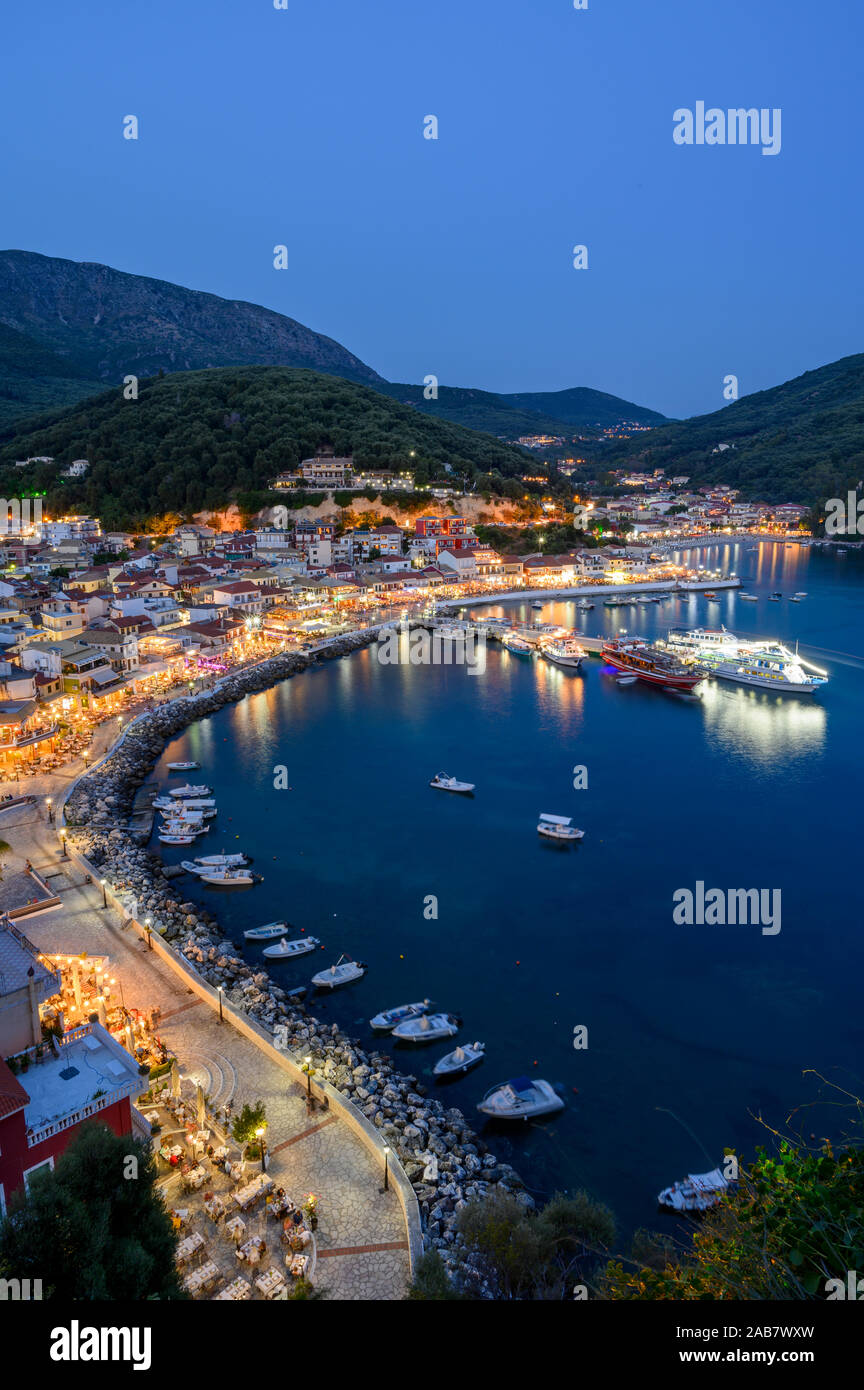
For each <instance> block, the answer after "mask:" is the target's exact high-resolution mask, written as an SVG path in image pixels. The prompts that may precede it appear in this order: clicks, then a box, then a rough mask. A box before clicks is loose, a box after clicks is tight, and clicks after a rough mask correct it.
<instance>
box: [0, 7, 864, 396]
mask: <svg viewBox="0 0 864 1390" xmlns="http://www.w3.org/2000/svg"><path fill="white" fill-rule="evenodd" d="M588 4H589V8H588V10H587V11H575V10H574V9H573V5H572V0H364V2H363V3H361V0H288V9H287V10H285V11H277V10H275V9H274V8H273V3H272V0H207V3H198V4H195V3H192V2H191V0H148V3H147V4H146V5H130V6H123V5H118V4H117V3H116V0H111V3H109V2H108V0H85V3H84V5H83V6H80V5H70V4H68V3H65V4H63V3H58V0H42V2H41V3H40V4H39V5H33V4H31V3H24V0H10V4H9V5H7V7H6V10H5V15H4V25H3V28H4V38H5V43H4V51H5V59H6V61H5V63H4V81H3V84H2V90H0V121H2V130H3V139H2V145H0V151H2V152H0V174H2V181H3V192H4V195H5V196H4V199H3V205H4V206H3V219H2V222H3V230H2V233H0V243H2V245H4V246H10V247H19V248H24V249H28V250H34V251H41V252H43V253H44V254H47V255H56V256H66V257H69V258H71V259H73V260H89V261H102V262H106V263H107V264H109V265H112V266H115V267H117V268H118V269H121V270H126V271H131V272H134V273H137V274H142V275H152V276H156V277H158V278H161V279H166V280H173V281H176V282H178V283H180V284H184V285H189V286H191V287H193V288H195V289H203V290H210V291H212V292H214V293H216V294H221V295H225V296H227V297H229V298H237V299H249V300H252V301H254V302H257V303H261V304H265V305H267V306H269V307H271V308H274V309H277V310H279V311H280V312H282V313H285V314H289V315H291V316H292V317H293V318H296V319H299V320H300V321H301V322H303V323H306V324H308V325H309V326H310V327H312V328H314V329H317V330H318V331H319V332H323V333H327V334H329V335H331V336H332V337H334V338H336V339H338V340H339V341H340V342H342V343H344V344H345V345H346V346H347V347H348V348H350V349H351V350H352V351H353V352H355V353H357V355H358V356H360V357H361V358H363V360H364V361H366V362H368V363H369V364H370V365H371V366H373V367H375V368H376V369H377V370H378V371H379V372H381V374H382V375H383V376H385V377H387V378H389V379H390V380H397V381H421V380H422V378H423V377H424V376H425V375H427V373H434V374H435V375H437V376H438V378H439V380H440V381H441V382H442V384H448V385H459V386H475V387H482V388H484V389H487V390H499V391H517V390H523V391H525V390H558V389H561V388H563V387H567V386H577V385H584V386H593V387H596V388H598V389H600V390H605V391H611V392H614V393H615V394H618V395H621V396H624V397H626V398H628V399H630V400H633V401H636V402H638V403H639V404H642V405H647V406H651V407H653V408H654V409H657V410H661V411H663V412H664V413H666V414H671V415H687V414H693V413H697V412H701V411H706V410H713V409H717V408H719V407H720V406H722V405H723V403H724V402H723V397H722V386H723V378H724V377H725V376H726V375H727V374H728V373H734V374H735V375H736V376H737V377H738V379H739V383H740V391H741V394H748V393H750V392H751V391H756V390H761V389H763V388H765V387H768V386H772V385H774V384H776V383H777V382H779V381H783V380H787V379H788V378H790V377H792V376H796V375H798V374H799V373H800V372H802V371H806V370H808V369H810V368H812V367H816V366H819V365H821V364H822V363H825V362H829V361H832V360H834V359H835V358H838V357H842V356H845V355H846V354H848V353H853V352H858V351H861V350H862V349H864V341H862V334H861V332H860V331H859V325H860V323H861V319H862V313H861V310H862V255H864V253H862V250H861V224H862V210H864V209H862V193H861V188H862V172H861V171H862V151H861V143H862V119H861V105H860V102H859V101H858V99H857V89H858V86H859V72H858V67H859V63H860V57H859V55H860V52H861V49H862V44H864V12H862V7H861V6H860V5H859V4H855V3H853V0H819V3H818V4H817V3H815V0H812V3H811V2H809V0H726V3H724V4H723V5H722V6H720V5H716V4H713V3H709V2H708V0H687V3H686V4H685V3H678V4H674V3H671V0H658V3H652V2H651V0H588ZM700 100H702V101H705V102H706V104H707V105H708V106H709V107H710V106H717V107H720V108H728V107H739V106H746V107H750V106H755V107H758V108H762V107H769V108H774V107H779V108H781V110H782V150H781V152H780V153H779V154H778V155H777V156H774V157H769V156H764V155H762V153H761V151H760V149H758V148H750V147H746V148H742V147H732V146H725V147H714V148H709V147H706V146H702V147H698V146H693V147H679V146H677V145H675V144H674V142H673V140H672V128H673V120H672V114H673V111H675V110H676V108H679V107H690V108H693V107H695V105H696V102H697V101H700ZM128 114H134V115H137V116H138V118H139V121H140V138H139V140H138V141H137V142H133V141H126V140H124V139H123V138H122V120H123V117H124V116H126V115H128ZM430 114H434V115H436V116H437V117H438V121H439V138H438V140H437V141H432V140H424V139H423V134H422V131H423V118H424V116H426V115H430ZM577 243H579V244H586V245H587V246H588V252H589V268H588V270H586V271H575V270H574V269H573V268H572V254H571V248H572V247H573V246H574V245H575V244H577ZM276 244H285V245H286V246H287V247H288V253H289V268H288V269H287V270H284V271H277V270H275V269H273V247H274V245H276Z"/></svg>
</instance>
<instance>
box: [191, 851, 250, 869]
mask: <svg viewBox="0 0 864 1390" xmlns="http://www.w3.org/2000/svg"><path fill="white" fill-rule="evenodd" d="M248 862H249V856H248V854H196V856H195V863H196V864H200V865H201V866H202V867H203V868H205V869H206V868H208V867H212V868H215V869H234V868H238V867H242V866H243V865H244V864H247V863H248Z"/></svg>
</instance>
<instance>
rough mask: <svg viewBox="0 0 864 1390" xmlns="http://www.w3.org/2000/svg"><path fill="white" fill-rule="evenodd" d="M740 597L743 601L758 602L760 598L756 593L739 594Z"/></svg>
mask: <svg viewBox="0 0 864 1390" xmlns="http://www.w3.org/2000/svg"><path fill="white" fill-rule="evenodd" d="M738 597H739V598H740V599H741V601H742V602H743V603H758V602H759V599H758V598H757V597H756V595H755V594H739V595H738Z"/></svg>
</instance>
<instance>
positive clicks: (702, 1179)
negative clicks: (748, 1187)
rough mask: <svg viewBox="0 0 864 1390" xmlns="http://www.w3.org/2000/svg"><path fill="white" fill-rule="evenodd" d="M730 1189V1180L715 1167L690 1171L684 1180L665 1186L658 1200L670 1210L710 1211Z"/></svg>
mask: <svg viewBox="0 0 864 1390" xmlns="http://www.w3.org/2000/svg"><path fill="white" fill-rule="evenodd" d="M728 1190H729V1182H728V1180H727V1179H726V1178H724V1176H723V1174H722V1173H721V1171H720V1169H719V1168H714V1169H713V1170H712V1171H711V1172H710V1173H688V1175H687V1177H686V1178H685V1179H684V1181H683V1182H676V1183H673V1184H672V1186H671V1187H664V1189H663V1191H662V1192H661V1193H659V1195H658V1197H657V1202H658V1204H659V1205H660V1206H661V1207H668V1208H669V1210H670V1211H708V1210H709V1208H711V1207H716V1206H717V1203H718V1202H719V1201H720V1199H721V1197H723V1195H724V1193H726V1192H727V1191H728Z"/></svg>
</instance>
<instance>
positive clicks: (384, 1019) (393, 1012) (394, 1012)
mask: <svg viewBox="0 0 864 1390" xmlns="http://www.w3.org/2000/svg"><path fill="white" fill-rule="evenodd" d="M430 1002H431V1001H430V1000H429V999H423V1000H422V1001H421V1002H420V1003H419V1004H399V1005H397V1007H396V1008H395V1009H384V1010H383V1011H382V1012H381V1013H380V1014H376V1015H375V1017H374V1018H370V1020H369V1026H370V1028H380V1029H381V1030H382V1032H383V1031H389V1029H391V1028H395V1027H396V1025H397V1023H404V1022H405V1020H406V1019H408V1018H419V1017H420V1015H421V1014H425V1012H426V1010H427V1009H428V1008H429V1004H430Z"/></svg>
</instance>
